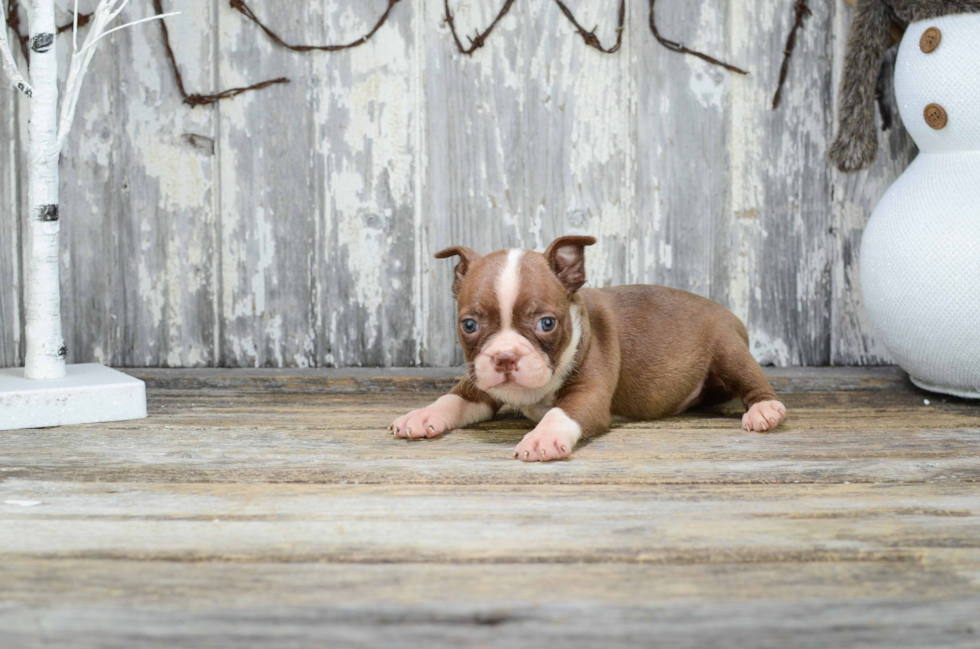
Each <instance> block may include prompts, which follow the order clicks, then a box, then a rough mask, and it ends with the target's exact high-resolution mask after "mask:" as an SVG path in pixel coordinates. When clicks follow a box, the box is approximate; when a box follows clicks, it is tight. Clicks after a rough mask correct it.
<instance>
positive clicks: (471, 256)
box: [436, 246, 480, 297]
mask: <svg viewBox="0 0 980 649" xmlns="http://www.w3.org/2000/svg"><path fill="white" fill-rule="evenodd" d="M449 257H459V263H458V264H456V271H455V273H456V275H455V277H454V278H453V297H459V290H460V288H462V286H463V278H464V277H466V273H467V271H469V269H470V266H472V265H473V262H475V261H476V260H477V259H479V258H480V255H478V254H476V253H475V252H474V251H473V250H471V249H470V248H467V247H466V246H452V247H451V248H446V249H445V250H440V251H439V252H437V253H436V259H448V258H449Z"/></svg>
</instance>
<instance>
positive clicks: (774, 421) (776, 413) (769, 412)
mask: <svg viewBox="0 0 980 649" xmlns="http://www.w3.org/2000/svg"><path fill="white" fill-rule="evenodd" d="M785 416H786V406H784V405H783V404H782V403H781V402H779V401H760V402H759V403H755V404H752V407H751V408H749V411H748V412H747V413H745V414H744V415H742V428H744V429H745V430H748V431H755V432H757V433H765V432H767V431H770V430H772V429H773V428H775V427H776V426H778V425H779V422H781V421H782V420H783V418H784V417H785Z"/></svg>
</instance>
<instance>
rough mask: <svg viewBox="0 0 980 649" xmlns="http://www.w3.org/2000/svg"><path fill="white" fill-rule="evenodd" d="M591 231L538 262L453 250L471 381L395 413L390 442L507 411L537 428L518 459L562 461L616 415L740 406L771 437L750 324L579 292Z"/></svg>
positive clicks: (636, 289)
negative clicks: (513, 410) (747, 327)
mask: <svg viewBox="0 0 980 649" xmlns="http://www.w3.org/2000/svg"><path fill="white" fill-rule="evenodd" d="M594 243H595V239H594V238H592V237H575V236H573V237H562V238H560V239H557V240H556V241H555V242H554V243H552V244H551V245H550V246H549V247H548V249H547V250H546V251H545V252H544V254H541V253H539V252H531V251H529V250H501V251H499V252H495V253H492V254H489V255H486V256H484V257H481V256H480V255H478V254H477V253H475V252H474V251H472V250H470V249H469V248H464V247H462V246H454V247H452V248H447V249H446V250H443V251H441V252H439V253H437V254H436V258H437V259H444V258H446V257H452V256H459V258H460V261H459V264H458V265H457V266H456V278H455V281H454V282H453V294H454V295H455V296H456V301H457V304H458V315H459V317H458V321H457V336H458V338H459V343H460V345H461V346H462V348H463V353H464V355H465V356H466V365H467V376H466V377H464V378H463V379H462V380H461V381H460V382H459V383H458V384H457V385H456V387H454V388H453V389H452V391H451V392H450V393H449V394H447V395H446V396H444V397H441V398H440V399H438V400H437V401H436V402H435V403H433V404H432V405H430V406H428V407H426V408H422V409H419V410H415V411H413V412H410V413H408V414H407V415H404V416H402V417H399V418H398V419H396V420H395V422H394V423H393V424H392V425H391V426H390V427H389V430H390V431H391V432H392V433H394V434H395V435H396V436H398V437H403V438H411V439H416V438H422V437H435V436H437V435H441V434H442V433H445V432H448V431H451V430H453V429H455V428H462V427H465V426H469V425H472V424H475V423H478V422H481V421H486V420H488V419H491V418H492V417H493V416H494V414H495V413H496V412H497V410H499V409H500V407H501V406H502V405H504V404H508V405H510V406H513V407H515V408H517V409H518V410H520V411H521V412H523V413H524V414H525V415H527V416H528V417H529V418H530V419H533V420H535V421H537V422H538V425H537V426H536V427H535V428H534V430H532V431H531V432H530V433H528V434H527V435H525V437H524V439H523V440H522V441H521V443H520V444H518V445H517V448H516V450H515V451H514V457H517V458H520V459H523V460H526V461H547V460H557V459H561V458H565V457H568V455H569V454H570V453H571V452H572V449H573V448H574V447H575V444H576V443H578V441H579V440H580V439H581V438H582V437H583V436H588V435H594V434H596V433H601V432H603V431H605V430H607V429H608V428H609V423H610V418H611V416H612V415H618V416H622V417H626V418H629V419H657V418H660V417H666V416H669V415H674V414H677V413H680V412H683V411H684V410H686V409H687V408H689V407H691V406H693V405H696V404H703V403H721V402H725V401H728V400H729V399H732V398H739V399H741V400H742V403H743V404H745V408H746V411H747V412H746V413H745V415H744V416H743V417H742V427H743V428H745V430H755V431H760V432H762V431H767V430H770V429H772V428H775V427H776V426H777V425H778V424H779V422H780V421H782V419H783V417H784V416H785V415H786V407H785V406H784V405H783V404H782V403H780V402H779V401H777V400H776V395H775V393H774V392H773V390H772V387H770V385H769V382H768V381H767V380H766V377H765V374H763V372H762V368H760V367H759V364H758V363H757V362H756V361H755V359H754V358H752V355H751V354H750V353H749V344H748V342H749V339H748V334H747V333H746V330H745V326H744V325H742V323H741V321H740V320H739V319H738V318H737V317H735V316H734V315H733V314H732V313H731V312H730V311H728V310H727V309H725V308H724V307H722V306H721V305H720V304H717V303H716V302H712V301H711V300H708V299H705V298H703V297H699V296H697V295H694V294H692V293H687V292H685V291H680V290H676V289H671V288H664V287H662V286H618V287H615V288H606V289H588V288H582V285H583V284H585V246H590V245H592V244H594Z"/></svg>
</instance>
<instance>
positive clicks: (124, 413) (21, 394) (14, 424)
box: [0, 363, 146, 430]
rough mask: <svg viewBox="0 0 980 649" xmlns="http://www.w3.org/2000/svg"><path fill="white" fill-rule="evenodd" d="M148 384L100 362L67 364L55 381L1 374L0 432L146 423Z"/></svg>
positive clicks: (19, 370) (18, 372)
mask: <svg viewBox="0 0 980 649" xmlns="http://www.w3.org/2000/svg"><path fill="white" fill-rule="evenodd" d="M145 417H146V384H145V383H143V382H142V381H140V380H139V379H134V378H133V377H131V376H128V375H126V374H123V373H122V372H117V371H116V370H114V369H112V368H109V367H106V366H104V365H100V364H98V363H86V364H84V365H69V366H68V375H67V376H66V377H65V378H63V379H56V380H54V381H32V380H30V379H25V378H24V368H15V369H6V370H0V430H14V429H17V428H46V427H48V426H67V425H69V424H92V423H97V422H103V421H122V420H124V419H143V418H145Z"/></svg>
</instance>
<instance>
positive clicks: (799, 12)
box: [772, 0, 813, 110]
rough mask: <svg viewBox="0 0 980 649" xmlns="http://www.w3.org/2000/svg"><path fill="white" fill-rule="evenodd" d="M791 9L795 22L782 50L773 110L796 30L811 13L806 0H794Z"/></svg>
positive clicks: (794, 40) (784, 76) (783, 78)
mask: <svg viewBox="0 0 980 649" xmlns="http://www.w3.org/2000/svg"><path fill="white" fill-rule="evenodd" d="M793 11H795V12H796V22H794V23H793V29H791V30H790V32H789V37H788V38H787V39H786V49H784V50H783V65H782V67H781V68H779V85H778V86H776V94H775V95H774V96H773V98H772V109H773V110H776V109H777V108H779V100H780V99H782V96H783V84H785V83H786V75H787V74H788V73H789V60H790V59H791V58H792V57H793V50H795V49H796V32H798V31H800V29H802V28H803V20H804V19H805V18H806V17H807V16H811V15H813V12H812V11H810V7H809V6H808V5H807V3H806V0H796V7H795V8H794V9H793Z"/></svg>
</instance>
